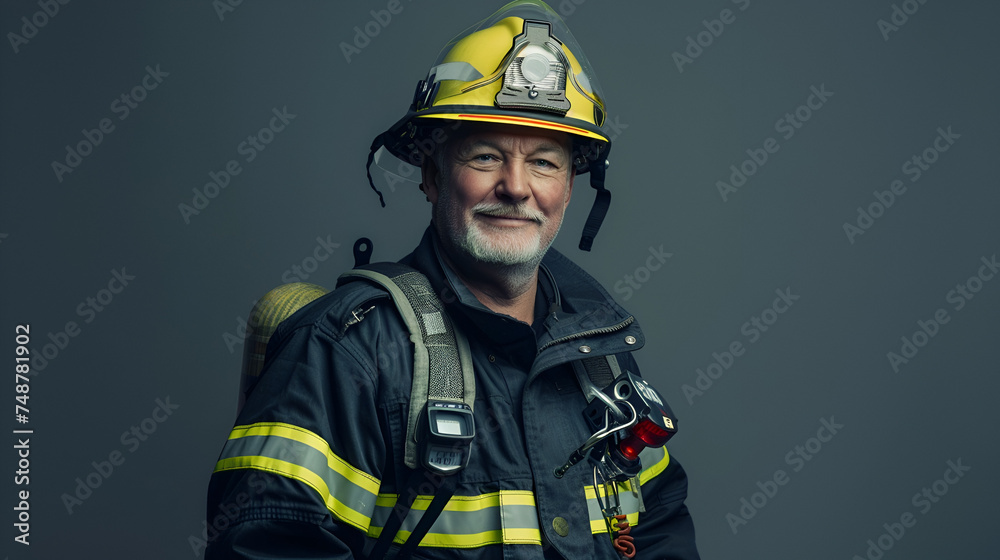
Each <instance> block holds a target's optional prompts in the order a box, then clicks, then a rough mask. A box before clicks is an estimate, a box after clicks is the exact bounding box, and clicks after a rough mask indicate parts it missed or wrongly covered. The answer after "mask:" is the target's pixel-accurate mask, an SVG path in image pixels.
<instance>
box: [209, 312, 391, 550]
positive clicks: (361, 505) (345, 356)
mask: <svg viewBox="0 0 1000 560" xmlns="http://www.w3.org/2000/svg"><path fill="white" fill-rule="evenodd" d="M307 315H308V313H307ZM373 315H374V314H373ZM294 317H295V316H293V318H294ZM374 319H375V318H372V320H369V321H364V322H362V323H361V324H359V325H358V326H357V327H356V330H358V331H361V330H362V328H363V329H364V330H367V331H369V332H366V333H364V334H362V335H361V336H352V337H343V336H339V337H338V336H337V335H338V333H337V332H336V329H334V328H331V327H330V324H331V323H332V321H327V320H326V319H325V318H324V317H319V318H317V319H315V320H314V321H312V322H311V323H308V322H307V323H306V324H302V323H303V321H302V320H301V319H300V320H299V321H298V324H297V325H293V326H289V327H287V328H286V324H285V323H282V325H281V327H279V330H278V332H276V333H275V335H274V337H272V340H271V343H270V344H269V346H268V351H267V362H266V364H265V368H264V371H263V373H262V376H261V378H260V381H259V382H258V383H257V386H256V387H255V388H254V389H253V391H252V392H251V393H250V395H249V396H248V398H247V402H246V405H245V407H244V409H243V411H242V412H241V414H240V416H239V418H238V419H237V422H236V426H235V427H234V428H233V430H232V432H231V434H230V436H229V439H228V440H227V442H226V444H225V447H224V448H223V451H222V453H221V455H220V457H219V461H218V463H217V464H216V467H215V471H214V472H213V474H212V478H211V481H210V484H209V493H208V510H207V512H208V515H207V520H206V532H205V534H204V535H203V536H204V537H205V539H204V544H205V545H207V548H206V553H205V558H206V560H221V559H237V558H238V559H263V558H269V559H273V558H325V559H348V558H355V557H356V556H355V554H358V555H360V551H361V550H362V548H363V546H364V542H365V539H366V535H367V533H368V530H369V528H370V525H371V518H372V516H373V514H374V511H375V507H376V504H375V501H376V497H377V495H378V493H379V487H380V485H381V477H382V472H381V471H382V466H383V465H385V464H386V463H385V460H386V454H387V447H388V446H387V445H386V442H387V441H389V438H388V428H387V427H386V426H387V422H386V419H385V414H386V411H384V410H380V409H379V408H378V406H377V404H376V399H375V395H376V393H377V390H378V387H377V383H376V379H377V377H376V369H375V368H376V363H375V362H376V361H377V360H375V359H374V358H372V356H376V355H377V353H375V352H372V351H371V349H370V348H369V349H367V350H366V349H364V348H362V347H361V346H360V345H359V342H357V341H358V340H361V341H365V340H371V341H374V340H377V338H378V330H379V329H378V328H377V327H376V328H374V329H373V324H375V323H378V321H377V320H374ZM365 323H368V324H367V325H365ZM352 328H355V327H352ZM341 334H342V333H341ZM355 334H358V333H355ZM366 337H370V338H366ZM362 344H364V343H362ZM374 344H375V343H374V342H372V343H371V345H372V347H374ZM365 345H367V344H365Z"/></svg>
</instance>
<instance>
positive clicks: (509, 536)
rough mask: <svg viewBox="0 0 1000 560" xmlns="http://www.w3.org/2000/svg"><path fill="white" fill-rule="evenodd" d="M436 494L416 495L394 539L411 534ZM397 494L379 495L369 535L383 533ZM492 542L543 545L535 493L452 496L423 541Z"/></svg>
mask: <svg viewBox="0 0 1000 560" xmlns="http://www.w3.org/2000/svg"><path fill="white" fill-rule="evenodd" d="M433 498H434V497H433V496H417V497H416V498H414V500H413V505H412V506H411V507H410V511H409V512H408V513H407V515H406V518H405V519H404V520H403V523H402V525H401V526H400V528H399V532H398V533H397V534H396V537H395V539H394V540H395V542H397V543H403V542H405V541H406V539H408V538H409V537H410V534H411V533H412V532H413V529H414V528H416V526H417V523H419V522H420V518H421V517H423V515H424V512H425V511H427V507H428V506H429V505H430V503H431V500H433ZM397 499H398V496H396V495H394V494H382V495H379V497H378V500H377V501H376V508H375V510H376V511H375V513H374V514H373V515H372V525H371V528H369V530H368V535H369V536H370V537H373V538H377V537H378V536H379V535H381V534H382V527H383V526H385V524H386V522H387V521H388V519H389V516H390V515H392V508H393V506H394V505H395V503H396V500H397ZM491 544H535V545H540V544H542V535H541V530H540V529H539V527H538V510H537V509H536V508H535V495H534V493H533V492H531V491H529V490H500V491H498V492H491V493H489V494H481V495H479V496H452V498H451V499H450V500H448V504H447V505H446V506H445V508H444V510H443V511H442V512H441V514H440V515H439V516H438V518H437V519H436V520H435V521H434V524H433V525H431V528H430V530H429V531H428V532H427V535H426V536H424V538H423V540H421V541H420V546H425V547H450V548H475V547H480V546H486V545H491Z"/></svg>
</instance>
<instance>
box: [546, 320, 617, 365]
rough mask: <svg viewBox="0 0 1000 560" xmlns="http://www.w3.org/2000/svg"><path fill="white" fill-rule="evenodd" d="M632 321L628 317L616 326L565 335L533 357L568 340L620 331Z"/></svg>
mask: <svg viewBox="0 0 1000 560" xmlns="http://www.w3.org/2000/svg"><path fill="white" fill-rule="evenodd" d="M634 321H635V317H633V316H631V315H629V316H628V317H626V318H625V320H624V321H622V322H621V323H618V324H617V325H611V326H610V327H602V328H600V329H592V330H589V331H583V332H578V333H574V334H571V335H567V336H564V337H561V338H557V339H555V340H550V341H549V342H546V343H545V345H543V346H542V347H541V348H539V349H538V352H537V353H536V354H535V355H536V356H537V355H538V354H541V353H542V351H543V350H545V349H546V348H550V347H552V346H555V345H556V344H561V343H563V342H566V341H568V340H574V339H577V338H584V337H587V336H594V335H600V334H608V333H613V332H615V331H620V330H622V329H624V328H625V327H627V326H629V325H631V324H632V323H633V322H634Z"/></svg>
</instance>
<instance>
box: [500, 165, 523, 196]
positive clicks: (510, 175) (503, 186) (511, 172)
mask: <svg viewBox="0 0 1000 560" xmlns="http://www.w3.org/2000/svg"><path fill="white" fill-rule="evenodd" d="M529 181H530V178H529V176H528V173H527V171H526V170H525V169H524V166H523V165H522V162H506V163H504V166H503V169H502V173H501V175H500V180H499V182H498V183H497V187H496V194H497V198H500V199H504V200H509V201H511V202H521V201H523V200H527V199H529V198H531V185H530V184H529Z"/></svg>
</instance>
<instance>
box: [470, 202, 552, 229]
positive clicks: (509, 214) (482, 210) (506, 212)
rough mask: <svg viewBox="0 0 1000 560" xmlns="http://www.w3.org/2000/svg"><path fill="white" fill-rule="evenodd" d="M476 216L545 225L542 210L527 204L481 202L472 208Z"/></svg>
mask: <svg viewBox="0 0 1000 560" xmlns="http://www.w3.org/2000/svg"><path fill="white" fill-rule="evenodd" d="M472 212H473V213H474V214H484V215H486V216H493V217H495V218H514V219H518V220H531V221H533V222H535V223H539V224H541V223H544V222H545V214H543V213H542V212H541V211H540V210H534V209H532V208H528V206H527V205H526V204H504V203H503V202H480V203H479V204H476V205H475V206H473V207H472Z"/></svg>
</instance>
